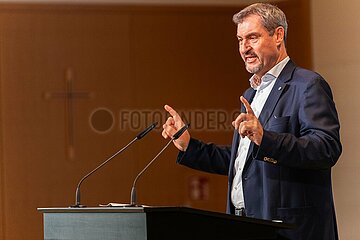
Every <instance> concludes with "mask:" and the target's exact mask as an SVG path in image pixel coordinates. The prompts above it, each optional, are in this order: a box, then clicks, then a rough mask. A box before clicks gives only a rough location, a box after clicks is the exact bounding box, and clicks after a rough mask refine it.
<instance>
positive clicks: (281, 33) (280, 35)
mask: <svg viewBox="0 0 360 240" xmlns="http://www.w3.org/2000/svg"><path fill="white" fill-rule="evenodd" d="M274 35H275V38H276V45H277V46H280V45H281V44H282V43H283V41H284V37H285V30H284V28H283V27H277V28H276V29H275V32H274Z"/></svg>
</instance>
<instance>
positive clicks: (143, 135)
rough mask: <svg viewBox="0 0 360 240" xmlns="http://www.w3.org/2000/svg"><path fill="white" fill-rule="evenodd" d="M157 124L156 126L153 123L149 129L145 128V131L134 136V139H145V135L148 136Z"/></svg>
mask: <svg viewBox="0 0 360 240" xmlns="http://www.w3.org/2000/svg"><path fill="white" fill-rule="evenodd" d="M157 124H158V123H157V122H154V123H153V124H151V125H150V126H149V127H147V128H145V130H143V131H142V132H141V133H139V134H138V135H137V136H136V139H137V140H139V139H142V138H143V137H145V135H146V134H148V133H149V132H150V131H151V130H153V129H154V128H155V127H156V125H157Z"/></svg>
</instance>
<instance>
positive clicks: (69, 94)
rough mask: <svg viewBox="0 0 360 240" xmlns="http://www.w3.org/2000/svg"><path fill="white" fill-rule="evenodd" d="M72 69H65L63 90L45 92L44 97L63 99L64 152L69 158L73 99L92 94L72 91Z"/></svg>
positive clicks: (71, 147)
mask: <svg viewBox="0 0 360 240" xmlns="http://www.w3.org/2000/svg"><path fill="white" fill-rule="evenodd" d="M73 80H74V76H73V70H72V68H70V67H69V68H67V69H66V70H65V91H60V92H46V93H45V94H44V97H45V99H64V100H65V128H66V133H65V141H66V143H65V144H66V152H67V157H68V158H69V159H74V157H75V149H74V106H73V101H74V100H76V99H89V98H91V97H92V96H93V94H92V93H91V92H86V91H74V90H73Z"/></svg>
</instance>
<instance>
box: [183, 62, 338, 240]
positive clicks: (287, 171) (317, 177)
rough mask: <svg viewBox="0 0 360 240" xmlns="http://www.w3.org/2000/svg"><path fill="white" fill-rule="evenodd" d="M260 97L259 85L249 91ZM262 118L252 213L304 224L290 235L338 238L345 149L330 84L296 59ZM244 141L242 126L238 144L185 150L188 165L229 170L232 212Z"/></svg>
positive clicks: (251, 171) (248, 182)
mask: <svg viewBox="0 0 360 240" xmlns="http://www.w3.org/2000/svg"><path fill="white" fill-rule="evenodd" d="M254 95H255V91H254V90H252V89H251V88H250V89H248V90H247V91H246V92H245V93H244V97H245V98H247V99H248V101H249V102H251V101H252V98H253V97H254ZM242 111H244V109H243V107H242ZM259 120H260V122H261V124H262V126H263V128H264V135H263V139H262V143H261V145H260V146H257V145H255V144H253V143H252V144H251V145H250V150H249V154H248V157H247V161H246V163H245V167H244V170H243V176H242V179H243V190H244V198H245V208H246V213H247V216H250V217H255V218H262V219H276V220H283V221H284V222H287V223H294V224H296V225H297V228H296V229H295V230H281V231H279V234H280V235H281V236H283V237H286V238H289V239H299V240H300V239H301V240H303V239H314V240H315V239H316V240H320V239H326V240H330V239H338V236H337V226H336V218H335V210H334V203H333V194H332V187H331V167H332V166H334V164H335V163H336V162H337V160H338V158H339V156H340V154H341V151H342V148H341V143H340V136H339V128H340V126H339V120H338V116H337V112H336V108H335V104H334V102H333V97H332V93H331V89H330V87H329V85H328V84H327V83H326V81H325V80H324V79H323V78H322V77H321V76H320V75H318V74H317V73H314V72H312V71H308V70H305V69H303V68H299V67H297V66H296V65H295V64H294V63H293V62H292V61H291V60H290V61H289V62H288V63H287V65H286V66H285V68H284V69H283V71H282V72H281V74H280V76H279V78H278V79H277V80H276V83H275V85H274V87H273V89H272V91H271V93H270V95H269V97H268V100H267V101H266V103H265V105H264V107H263V110H262V112H261V114H260V116H259ZM238 145H239V134H238V132H237V131H235V132H234V137H233V142H232V146H231V147H229V146H217V145H215V144H211V143H210V144H205V143H203V142H201V141H198V140H195V139H191V140H190V144H189V146H188V149H187V150H186V152H181V153H180V154H179V156H178V162H179V163H180V164H183V165H186V166H189V167H191V168H195V169H198V170H203V171H207V172H211V173H218V174H224V175H228V176H229V181H228V204H227V205H228V206H227V212H228V213H234V206H233V205H232V203H231V200H230V191H231V186H232V181H233V178H234V171H233V168H234V162H235V157H236V152H237V148H238ZM239 234H240V233H239Z"/></svg>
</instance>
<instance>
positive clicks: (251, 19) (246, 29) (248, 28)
mask: <svg viewBox="0 0 360 240" xmlns="http://www.w3.org/2000/svg"><path fill="white" fill-rule="evenodd" d="M263 30H265V28H264V26H263V24H262V21H261V18H260V17H259V16H257V15H249V16H247V17H245V18H244V19H243V21H242V22H240V23H238V25H237V35H238V36H244V35H247V34H249V33H251V32H259V31H263Z"/></svg>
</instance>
